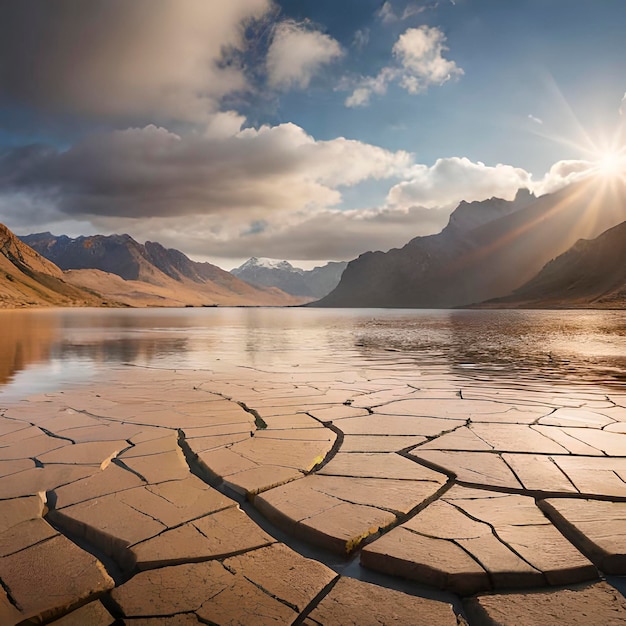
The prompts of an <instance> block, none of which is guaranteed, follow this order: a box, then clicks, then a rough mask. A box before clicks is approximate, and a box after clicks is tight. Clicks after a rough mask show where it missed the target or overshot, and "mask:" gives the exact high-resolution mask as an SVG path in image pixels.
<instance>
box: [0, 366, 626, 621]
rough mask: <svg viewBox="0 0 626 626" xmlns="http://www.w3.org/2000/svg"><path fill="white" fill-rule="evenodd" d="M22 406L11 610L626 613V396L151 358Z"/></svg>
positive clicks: (395, 617) (409, 372) (3, 538)
mask: <svg viewBox="0 0 626 626" xmlns="http://www.w3.org/2000/svg"><path fill="white" fill-rule="evenodd" d="M301 369H302V370H304V369H305V368H301ZM0 414H1V416H0V476H1V477H0V549H1V550H2V555H1V559H0V580H1V583H2V589H1V590H0V623H1V624H16V623H40V622H44V623H54V624H59V625H60V624H62V625H65V626H67V625H70V624H73V625H106V624H113V623H116V624H122V623H123V624H129V625H132V626H140V625H155V626H156V625H159V624H162V625H168V626H170V625H178V624H181V625H188V624H197V623H208V624H253V625H263V624H305V625H308V626H313V625H318V624H324V625H326V624H328V625H332V624H337V625H344V624H355V625H357V624H358V625H359V626H367V625H370V624H412V625H415V624H424V625H439V624H441V625H451V626H452V625H454V624H464V623H468V624H470V625H473V624H507V625H509V624H510V625H515V626H520V625H522V626H523V625H535V624H567V625H572V624H574V625H578V624H589V625H591V624H602V625H609V624H626V600H625V599H624V596H623V595H622V594H621V593H620V592H619V591H618V590H617V589H616V588H615V587H614V586H612V585H611V583H610V581H612V582H613V583H615V584H621V583H620V579H619V578H615V577H616V576H623V575H624V574H626V393H621V392H619V391H618V392H615V393H613V392H612V391H611V390H608V391H607V389H603V388H599V387H591V386H587V385H586V386H584V387H583V386H567V385H565V384H562V385H556V386H555V385H553V384H547V383H545V384H542V383H533V385H532V386H525V385H524V384H522V383H511V384H510V385H503V384H498V385H496V384H495V383H493V382H489V381H488V380H482V381H481V380H480V379H477V380H468V379H460V378H457V379H455V377H454V375H452V374H449V373H447V374H443V373H441V372H438V371H437V370H436V369H433V370H432V371H430V373H424V372H422V374H421V375H419V376H416V372H415V367H414V366H410V365H402V364H400V365H396V366H395V367H385V366H382V365H380V366H376V365H375V364H372V363H366V362H363V363H361V364H360V366H359V367H357V368H356V369H351V370H347V371H346V370H344V369H341V368H340V367H339V366H337V367H333V365H332V364H325V365H319V366H317V367H313V366H312V367H307V368H306V372H304V371H301V370H300V369H297V368H295V367H293V366H292V365H285V366H284V367H282V368H269V369H268V370H267V371H263V370H260V369H252V368H243V367H241V368H238V367H235V366H228V365H226V364H223V365H221V366H220V368H218V369H214V370H211V371H198V370H194V371H182V370H158V369H147V368H140V367H131V366H127V367H118V368H115V369H113V370H112V371H111V372H110V373H109V374H108V375H107V380H105V381H101V382H99V383H98V384H97V385H86V386H82V387H77V388H75V389H68V390H65V391H58V392H56V393H50V394H45V395H40V396H35V397H31V398H29V399H27V400H23V401H20V402H16V403H14V404H7V405H5V406H4V408H2V410H0ZM257 522H259V523H257ZM276 537H279V538H280V537H282V539H277V538H276ZM302 545H306V546H310V549H309V550H308V552H307V554H308V556H307V557H305V556H303V554H301V552H303V551H302V550H300V551H298V546H302ZM333 553H334V554H336V555H337V556H336V557H329V554H333ZM316 554H317V555H318V558H315V559H312V558H309V557H310V556H311V555H316ZM359 561H360V566H358V565H357V563H358V562H359ZM350 563H352V565H353V566H356V567H353V569H356V570H358V571H361V572H371V571H374V572H379V573H380V574H381V575H380V576H379V577H378V579H377V581H378V582H379V584H371V583H369V582H364V581H362V580H358V579H357V578H354V577H350V576H348V575H344V574H343V573H342V572H343V570H344V569H346V573H348V572H347V570H348V569H349V568H348V566H347V564H350ZM333 564H334V566H333V567H329V565H333ZM361 566H362V567H363V568H364V569H361ZM365 568H366V569H365ZM383 574H384V575H383ZM607 575H609V582H607V579H606V576H607ZM361 578H363V576H361ZM401 579H404V580H405V581H406V580H407V579H408V581H410V582H409V583H406V582H405V583H404V584H403V586H402V589H404V591H399V590H398V589H399V588H400V586H401V585H400V584H398V585H396V584H394V581H400V580H401ZM394 587H396V588H394ZM437 589H438V590H443V592H441V591H435V590H437ZM406 591H408V592H409V593H406Z"/></svg>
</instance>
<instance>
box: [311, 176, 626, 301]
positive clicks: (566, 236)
mask: <svg viewBox="0 0 626 626" xmlns="http://www.w3.org/2000/svg"><path fill="white" fill-rule="evenodd" d="M625 219H626V189H625V184H624V182H623V181H616V182H615V184H614V185H607V184H606V180H602V179H599V178H587V179H585V180H583V181H580V182H578V183H576V184H574V185H570V186H569V187H566V188H564V189H561V190H559V191H558V192H555V193H552V194H546V195H544V196H541V197H539V198H535V197H533V196H531V195H530V194H528V192H520V193H518V195H517V197H516V198H515V199H514V200H513V201H510V202H508V201H505V200H501V199H496V198H494V199H491V200H486V201H484V202H473V203H469V204H468V203H461V204H460V205H459V207H458V208H457V209H456V210H455V211H454V213H453V214H452V216H451V218H450V221H449V223H448V225H447V226H446V228H444V230H443V231H442V232H441V233H439V234H437V235H429V236H426V237H417V238H415V239H413V240H412V241H410V242H409V243H408V244H407V245H405V246H404V247H403V248H401V249H393V250H390V251H389V252H386V253H384V252H367V253H365V254H363V255H361V256H360V257H359V258H358V259H355V260H354V261H351V262H350V263H349V264H348V267H347V268H346V270H345V271H344V273H343V276H342V278H341V281H340V282H339V285H338V286H337V287H336V289H335V290H334V291H332V292H331V293H330V294H329V295H328V296H326V297H325V298H322V299H321V300H320V301H319V302H317V303H315V304H316V305H319V306H336V307H406V308H448V307H458V306H467V305H470V304H473V303H477V302H482V301H485V300H490V299H493V298H498V297H502V296H505V295H508V294H510V293H511V292H512V291H513V290H515V289H517V288H519V287H521V286H522V285H523V284H524V283H526V282H527V281H529V280H530V279H532V278H533V277H534V276H535V275H536V274H537V273H538V272H539V271H540V270H541V268H542V267H543V266H544V265H545V264H546V263H547V262H548V261H550V260H552V259H553V258H554V257H556V256H558V255H560V254H562V253H563V252H565V251H566V250H567V249H568V248H570V247H571V246H572V245H573V244H574V243H575V242H576V241H577V240H578V239H580V238H591V237H597V236H598V235H599V234H600V233H602V232H603V231H605V230H607V229H608V228H611V227H612V226H615V225H616V224H618V223H620V222H622V221H624V220H625Z"/></svg>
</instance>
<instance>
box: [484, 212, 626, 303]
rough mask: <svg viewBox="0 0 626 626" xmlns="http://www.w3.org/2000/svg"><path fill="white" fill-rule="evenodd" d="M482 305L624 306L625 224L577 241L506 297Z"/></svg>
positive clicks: (625, 270) (625, 291) (625, 273)
mask: <svg viewBox="0 0 626 626" xmlns="http://www.w3.org/2000/svg"><path fill="white" fill-rule="evenodd" d="M484 305H485V306H515V307H527V308H528V307H536V308H561V307H565V308H569V307H573V308H576V307H591V306H593V307H599V308H605V307H606V308H609V307H616V308H624V307H625V306H626V222H622V223H621V224H619V225H617V226H614V227H613V228H611V229H609V230H608V231H606V232H604V233H603V234H602V235H600V236H599V237H597V238H596V239H592V240H588V239H580V240H579V241H577V242H576V243H575V244H574V245H573V246H572V247H571V248H570V249H569V250H568V251H567V252H564V253H563V254H561V255H560V256H559V257H557V258H556V259H554V260H553V261H550V262H549V263H548V264H547V265H546V266H545V267H544V268H543V269H542V270H541V271H540V272H539V274H537V276H535V277H534V278H533V279H532V280H530V281H529V282H527V283H526V284H525V285H522V286H521V287H520V288H519V289H517V290H516V291H514V292H513V293H512V294H511V295H510V296H507V297H504V298H498V299H495V300H491V301H488V302H486V303H484Z"/></svg>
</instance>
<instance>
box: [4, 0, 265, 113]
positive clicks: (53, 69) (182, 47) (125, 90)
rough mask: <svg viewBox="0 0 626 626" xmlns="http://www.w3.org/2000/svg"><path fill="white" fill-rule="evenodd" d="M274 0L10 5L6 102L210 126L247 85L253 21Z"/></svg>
mask: <svg viewBox="0 0 626 626" xmlns="http://www.w3.org/2000/svg"><path fill="white" fill-rule="evenodd" d="M271 6H272V4H271V0H228V2H210V1H208V2H207V1H206V0H176V1H175V2H171V1H167V0H133V1H132V2H128V0H90V1H89V2H88V3H80V2H79V3H77V2H75V1H74V0H56V1H55V2H50V1H49V0H20V2H4V3H0V103H2V102H4V103H5V104H18V105H28V106H30V107H33V108H34V109H41V110H45V111H46V112H50V111H52V112H56V113H63V114H69V115H82V116H93V117H98V116H107V117H112V118H116V119H124V120H142V121H143V122H144V123H145V120H146V119H148V120H153V121H155V120H161V121H167V120H183V121H192V122H197V121H205V120H206V119H207V118H208V117H209V115H210V114H211V113H212V112H213V111H215V110H217V108H218V104H219V101H220V99H221V98H223V97H224V96H225V95H226V94H229V93H232V92H234V91H238V90H242V89H245V88H246V87H247V81H246V76H245V74H244V70H243V68H242V66H241V64H240V63H239V62H238V60H237V58H238V54H239V53H241V52H242V51H243V50H244V49H245V47H246V39H245V28H244V27H245V25H246V24H248V23H250V21H251V20H258V19H261V18H262V17H263V16H265V15H266V14H267V12H268V11H269V10H270V8H271Z"/></svg>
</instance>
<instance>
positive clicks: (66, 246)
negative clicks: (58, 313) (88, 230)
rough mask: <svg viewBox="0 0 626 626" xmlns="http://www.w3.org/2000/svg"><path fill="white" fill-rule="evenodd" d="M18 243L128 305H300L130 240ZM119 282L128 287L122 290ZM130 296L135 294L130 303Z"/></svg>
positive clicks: (35, 238) (49, 238) (32, 238)
mask: <svg viewBox="0 0 626 626" xmlns="http://www.w3.org/2000/svg"><path fill="white" fill-rule="evenodd" d="M21 239H22V241H23V242H24V243H26V244H27V245H29V246H31V247H32V248H33V249H34V250H36V251H37V252H39V254H41V255H42V256H44V257H46V258H47V259H49V260H50V261H52V262H54V263H56V264H57V265H58V266H59V267H60V268H61V269H63V270H65V271H67V272H68V274H67V277H68V279H69V280H72V282H73V283H74V284H80V285H83V286H88V287H89V288H91V289H95V290H96V291H98V292H99V293H104V294H111V295H113V294H114V295H115V296H116V297H117V299H118V300H119V299H121V301H122V302H126V303H128V304H138V305H139V306H145V305H151V306H153V305H155V304H156V305H161V306H181V305H184V304H192V305H200V304H223V305H277V306H279V305H291V304H298V303H300V302H302V301H303V300H302V299H294V298H293V297H292V296H289V295H288V294H285V293H283V292H281V291H280V290H278V289H268V288H262V287H261V288H259V287H254V286H251V285H249V284H248V283H246V282H244V281H242V280H239V279H238V278H237V277H235V276H233V275H232V274H230V273H229V272H226V271H224V270H222V269H221V268H219V267H216V266H215V265H212V264H210V263H199V262H197V261H192V260H191V259H189V258H188V257H187V256H186V255H185V254H183V253H182V252H180V251H179V250H175V249H173V248H169V249H168V248H165V247H164V246H162V245H161V244H159V243H155V242H150V241H148V242H146V243H145V244H140V243H139V242H137V241H135V240H134V239H133V238H132V237H131V236H130V235H93V236H89V237H84V236H83V237H76V238H71V237H67V236H66V235H60V236H55V235H52V234H51V233H47V232H46V233H37V234H32V235H26V236H23V237H22V238H21ZM70 270H71V271H70ZM87 270H89V272H91V273H87ZM81 272H82V273H81ZM94 272H96V273H94ZM98 272H99V273H98ZM112 275H114V276H112ZM107 276H108V277H107ZM115 277H117V279H116V278H115ZM119 278H121V279H123V280H124V281H128V282H129V283H130V282H132V283H133V284H132V285H130V284H129V285H124V283H122V282H120V280H119ZM148 286H151V287H150V288H148ZM133 294H136V295H137V298H135V300H133ZM139 301H141V303H142V304H139Z"/></svg>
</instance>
